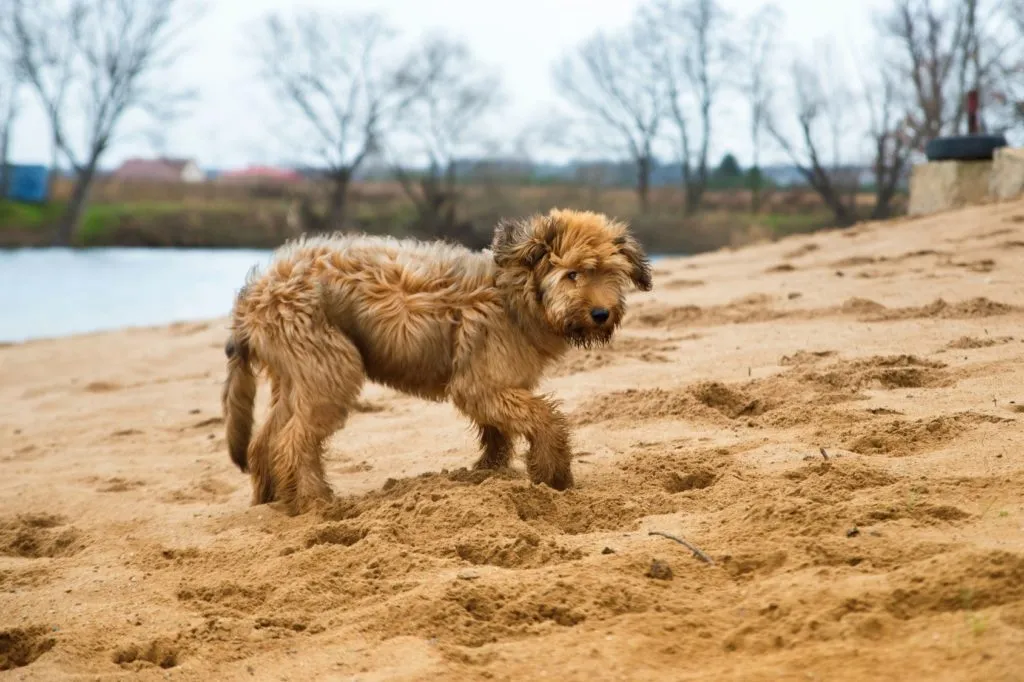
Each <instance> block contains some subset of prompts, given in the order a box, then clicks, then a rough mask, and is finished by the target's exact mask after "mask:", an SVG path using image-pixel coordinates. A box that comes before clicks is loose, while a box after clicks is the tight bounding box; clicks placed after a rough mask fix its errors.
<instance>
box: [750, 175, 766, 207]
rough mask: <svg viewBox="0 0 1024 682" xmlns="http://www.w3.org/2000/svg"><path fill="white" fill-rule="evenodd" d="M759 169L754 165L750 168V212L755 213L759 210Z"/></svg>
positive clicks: (761, 180)
mask: <svg viewBox="0 0 1024 682" xmlns="http://www.w3.org/2000/svg"><path fill="white" fill-rule="evenodd" d="M763 182H764V181H763V179H762V178H761V169H760V168H759V167H757V166H754V167H753V168H751V169H750V212H751V213H753V214H754V215H757V214H758V213H760V212H761V187H762V185H763Z"/></svg>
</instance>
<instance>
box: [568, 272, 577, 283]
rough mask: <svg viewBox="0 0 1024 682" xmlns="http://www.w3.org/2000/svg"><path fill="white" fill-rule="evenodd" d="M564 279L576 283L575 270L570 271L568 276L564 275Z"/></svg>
mask: <svg viewBox="0 0 1024 682" xmlns="http://www.w3.org/2000/svg"><path fill="white" fill-rule="evenodd" d="M566 277H568V278H569V281H570V282H575V281H576V271H575V270H572V271H570V272H569V274H568V275H566Z"/></svg>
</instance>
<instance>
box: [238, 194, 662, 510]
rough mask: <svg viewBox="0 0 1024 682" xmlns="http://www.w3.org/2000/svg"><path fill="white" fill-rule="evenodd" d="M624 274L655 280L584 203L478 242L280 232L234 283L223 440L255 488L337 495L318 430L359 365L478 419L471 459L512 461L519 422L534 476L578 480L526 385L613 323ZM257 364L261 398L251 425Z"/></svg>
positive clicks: (355, 382)
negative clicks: (483, 246) (275, 245)
mask: <svg viewBox="0 0 1024 682" xmlns="http://www.w3.org/2000/svg"><path fill="white" fill-rule="evenodd" d="M630 285H633V286H635V287H637V288H639V289H641V290H644V291H648V290H650V289H651V286H652V284H651V270H650V264H649V262H648V260H647V256H646V255H645V253H644V252H643V249H642V248H641V247H640V245H639V244H638V243H637V241H636V240H635V239H634V238H633V237H632V236H631V234H630V233H629V231H628V229H627V227H626V226H625V225H624V224H622V223H620V222H617V221H614V220H611V219H608V218H606V217H605V216H603V215H599V214H595V213H588V212H576V211H567V210H553V211H551V212H550V213H549V214H547V215H537V216H532V217H530V218H528V219H524V220H515V221H513V220H508V221H502V222H501V223H499V224H498V226H497V227H496V228H495V234H494V239H493V242H492V245H491V249H490V251H482V252H475V251H470V250H468V249H465V248H463V247H461V246H455V245H451V244H447V243H443V242H432V243H428V242H418V241H412V240H396V239H391V238H377V237H368V236H331V237H311V238H306V239H301V240H299V241H296V242H293V243H290V244H287V245H285V246H283V247H281V249H279V251H278V252H277V254H276V257H275V258H274V261H273V263H272V264H271V265H270V266H269V268H268V269H267V270H266V272H264V273H263V274H258V273H257V272H256V271H255V270H254V271H253V272H251V273H250V275H249V277H248V278H247V281H246V283H245V285H244V287H242V289H241V291H240V292H239V294H238V297H237V300H236V301H235V305H234V309H233V311H232V325H231V336H230V339H229V340H228V342H227V345H226V347H225V351H226V354H227V356H228V363H227V366H228V372H227V380H226V381H225V383H224V389H223V394H222V401H223V406H224V411H225V423H226V431H227V441H228V448H229V452H230V455H231V459H232V460H233V461H234V462H235V464H237V465H238V467H239V468H240V469H241V470H242V471H243V472H249V474H250V476H251V479H252V485H253V497H252V504H263V503H268V502H272V501H280V502H282V503H284V505H285V506H286V508H288V509H290V510H291V511H292V513H301V512H304V511H307V510H309V509H310V508H311V507H312V506H313V505H314V504H316V503H317V502H318V501H321V500H329V499H330V498H331V497H332V491H331V488H330V486H329V485H328V483H327V481H326V480H325V478H324V469H323V462H322V454H323V449H324V443H325V441H326V439H327V438H328V437H330V436H331V434H332V433H333V432H335V431H336V430H337V429H339V428H341V427H342V426H343V425H344V423H345V420H346V418H347V416H348V414H349V410H350V409H351V408H352V405H353V403H354V402H355V401H356V399H357V397H358V396H359V394H360V391H361V390H362V387H363V383H364V381H365V380H367V379H369V380H370V381H373V382H376V383H380V384H383V385H386V386H389V387H391V388H394V389H396V390H399V391H403V392H405V393H408V394H412V395H416V396H420V397H422V398H426V399H429V400H435V401H444V400H447V401H451V403H452V404H453V405H454V406H455V407H456V408H457V409H458V410H459V411H460V412H462V413H463V414H465V415H466V416H467V417H468V418H469V419H471V420H472V421H473V422H474V423H475V424H476V426H477V429H478V431H479V438H480V446H481V448H482V451H483V452H482V455H481V456H480V458H479V460H478V461H477V462H476V464H475V467H476V468H486V469H493V468H500V467H505V466H507V465H508V464H509V461H510V458H511V457H512V454H513V449H512V442H513V439H514V438H516V437H518V436H523V437H525V438H526V439H527V440H528V442H529V445H530V448H529V452H528V454H527V456H526V463H527V469H528V472H529V476H530V479H531V480H532V481H533V482H535V483H544V484H547V485H549V486H551V487H552V488H555V489H558V490H564V489H566V488H568V487H570V486H572V485H573V477H572V472H571V470H570V459H571V453H570V447H569V432H568V428H567V423H566V419H565V417H564V415H563V414H562V413H561V412H560V411H559V409H558V407H557V406H556V404H555V403H554V402H553V401H552V400H551V399H550V398H548V397H546V396H541V395H537V394H536V393H535V388H536V387H537V384H538V383H539V381H540V379H541V376H542V373H543V371H544V369H545V367H546V366H548V365H549V364H550V363H551V362H552V361H553V360H555V359H556V358H558V357H559V356H560V355H561V354H562V353H564V352H565V351H566V350H567V349H568V348H569V347H570V346H577V347H589V346H590V345H592V344H597V343H606V342H608V341H609V340H610V339H611V337H612V334H613V332H614V330H615V329H616V328H617V327H618V326H619V325H620V323H621V322H622V317H623V314H624V313H625V293H626V290H627V289H628V288H629V287H630ZM261 370H262V371H263V372H265V373H266V375H267V377H268V378H269V380H270V384H271V401H270V410H269V413H268V416H267V418H266V420H265V421H264V423H263V424H262V425H261V427H260V429H259V430H258V431H257V433H256V434H255V437H253V435H252V431H253V406H254V401H255V396H256V376H257V373H258V372H259V371H261Z"/></svg>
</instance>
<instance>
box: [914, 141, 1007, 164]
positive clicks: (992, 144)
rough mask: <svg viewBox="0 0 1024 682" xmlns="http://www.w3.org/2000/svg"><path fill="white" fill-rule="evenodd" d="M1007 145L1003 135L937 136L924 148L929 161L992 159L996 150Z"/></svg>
mask: <svg viewBox="0 0 1024 682" xmlns="http://www.w3.org/2000/svg"><path fill="white" fill-rule="evenodd" d="M1005 146H1007V143H1006V137H1005V136H1003V135H950V136H948V137H936V138H935V139H934V140H931V141H930V142H929V143H928V144H927V145H926V146H925V148H924V153H925V156H927V157H928V160H929V161H991V160H992V157H993V154H994V153H995V150H997V149H999V148H1000V147H1005Z"/></svg>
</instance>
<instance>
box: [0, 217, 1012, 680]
mask: <svg viewBox="0 0 1024 682" xmlns="http://www.w3.org/2000/svg"><path fill="white" fill-rule="evenodd" d="M654 282H655V286H654V291H653V292H650V293H643V294H634V295H632V296H631V297H630V301H629V304H630V309H629V313H628V317H627V321H626V324H625V326H624V328H623V329H622V333H621V336H620V337H619V338H618V339H617V341H616V342H615V344H614V345H613V347H612V348H611V349H606V350H591V351H587V352H583V351H580V352H577V353H574V354H573V355H571V356H570V357H568V358H566V359H565V360H564V361H562V362H560V363H559V364H558V366H557V367H555V368H554V369H553V371H552V372H551V375H550V376H549V377H548V378H547V379H546V381H545V386H544V389H545V390H550V391H551V392H552V393H553V394H554V395H555V396H557V397H558V398H559V399H560V400H562V401H563V407H564V410H565V411H566V413H567V415H569V419H570V422H571V424H572V425H573V429H574V436H573V441H574V450H575V452H576V459H575V461H574V471H575V472H576V480H577V483H578V486H577V487H576V488H575V489H573V490H571V491H568V492H565V493H557V492H553V491H551V490H549V489H547V488H546V487H537V486H532V485H530V484H529V483H528V482H527V479H526V476H525V473H524V472H523V470H522V459H521V457H517V459H516V462H515V469H514V470H513V471H511V472H507V473H504V474H498V475H492V476H484V475H476V474H472V473H468V472H466V471H465V470H463V468H464V467H467V466H469V465H470V464H471V463H472V462H473V460H474V459H475V458H476V456H477V453H476V443H475V438H474V436H473V434H472V433H471V432H470V430H469V429H468V423H467V422H466V421H465V420H464V419H462V418H461V417H460V416H459V415H458V414H457V413H456V412H455V411H454V410H453V409H452V408H451V407H450V406H448V405H443V404H433V403H426V402H424V401H421V400H417V399H414V398H409V397H407V396H403V395H399V394H396V393H394V392H392V391H388V390H384V389H381V388H379V387H376V386H370V387H368V388H367V389H366V390H365V392H364V394H363V396H362V399H361V402H360V407H359V410H358V411H357V412H356V413H354V414H353V415H352V416H351V418H350V420H349V423H348V424H347V426H346V427H345V429H344V430H343V431H341V432H340V433H338V434H337V435H336V436H335V437H334V438H332V439H331V441H330V443H329V447H328V457H327V475H328V478H329V480H330V481H331V483H332V484H333V485H334V487H335V489H336V491H337V493H338V494H339V496H340V500H339V502H338V503H337V504H336V505H335V506H334V507H333V508H331V509H330V510H328V511H327V512H325V513H323V514H314V515H309V516H302V517H286V516H283V515H282V514H281V513H280V512H278V511H276V510H275V509H272V508H268V507H250V506H248V501H249V489H248V481H247V479H246V478H245V476H243V475H242V474H240V473H239V472H238V471H237V470H236V469H234V468H233V466H232V465H231V464H230V462H229V460H228V456H227V453H226V450H225V444H224V439H223V424H222V422H221V419H220V405H219V396H220V382H221V380H222V378H223V372H224V358H223V350H222V348H223V342H224V323H223V320H221V319H218V320H214V321H207V322H201V323H195V322H192V323H190V322H183V323H180V324H175V325H169V326H161V327H155V328H148V329H135V330H122V331H114V332H107V333H102V334H89V335H82V336H76V337H69V338H62V339H53V340H48V341H35V342H29V343H25V344H16V345H12V346H8V347H4V348H0V364H2V367H3V375H4V381H3V382H0V435H2V437H3V438H4V442H5V445H6V449H5V451H4V454H3V455H2V456H0V457H2V459H3V462H4V467H5V476H4V478H3V481H2V482H0V588H2V589H0V642H5V644H4V647H3V648H2V649H0V661H2V662H3V664H5V665H8V666H18V668H17V672H16V673H15V674H16V675H17V676H19V679H25V680H52V679H63V678H67V677H83V678H85V677H88V678H89V679H101V680H108V679H110V680H112V679H121V678H123V677H124V676H125V675H129V674H132V675H135V676H137V677H138V678H139V679H143V680H163V679H177V680H208V679H218V680H250V679H264V678H272V679H326V678H332V677H338V678H345V679H366V680H372V679H388V680H426V679H445V680H454V681H461V680H479V679H492V680H525V679H533V678H543V677H545V676H557V677H558V678H559V679H562V680H579V681H581V682H582V681H584V680H605V679H607V680H621V679H630V680H663V679H664V680H670V679H671V680H678V679H680V678H694V679H698V678H699V679H702V680H725V679H740V678H741V679H743V680H750V681H754V682H757V681H760V680H764V681H768V680H771V681H776V680H798V679H799V680H805V679H829V680H838V679H842V680H874V679H878V678H879V676H880V675H883V676H884V675H886V674H890V673H887V672H885V671H898V676H899V677H901V678H907V679H929V680H935V681H944V680H963V679H985V680H993V681H1007V682H1009V681H1010V680H1014V679H1017V678H1018V677H1019V675H1020V669H1021V664H1020V661H1021V657H1020V651H1021V646H1022V644H1024V501H1022V499H1021V495H1020V491H1021V490H1022V486H1024V459H1022V457H1021V455H1020V453H1021V452H1024V431H1022V430H1021V428H1020V425H1021V419H1022V418H1024V411H1022V409H1021V405H1024V393H1022V389H1021V387H1022V386H1024V364H1022V363H1021V357H1022V353H1024V333H1022V331H1021V330H1022V329H1024V202H1016V203H1012V204H1002V205H996V206H987V207H976V208H970V209H965V210H962V211H957V212H954V213H949V214H944V215H935V216H930V217H928V218H921V219H914V220H909V219H904V220H899V221H893V222H889V223H872V224H864V225H860V226H857V227H855V228H852V229H849V230H841V231H840V230H836V231H829V232H821V233H815V234H812V235H806V236H799V237H792V238H788V239H785V240H782V241H779V242H776V243H771V244H762V245H757V246H752V247H749V248H743V249H739V250H721V251H717V252H714V253H705V254H701V255H698V256H694V257H691V258H685V259H668V260H665V261H662V262H659V263H658V264H657V266H656V269H655V277H654ZM266 400H267V390H266V388H265V387H264V386H263V385H261V388H260V393H259V395H258V401H257V406H258V414H259V416H260V417H262V414H263V410H264V409H265V406H266ZM522 447H523V446H522V445H520V449H521V448H522ZM658 533H664V534H667V536H666V535H659V534H658ZM671 536H674V537H677V538H681V539H683V540H686V541H688V542H690V543H692V544H693V545H695V546H696V547H698V548H699V549H700V550H701V551H702V552H703V554H705V555H706V556H707V557H708V558H710V560H711V563H706V562H704V561H702V560H701V559H700V558H699V557H698V556H695V554H694V553H693V552H691V551H690V550H689V549H688V548H687V547H685V546H683V545H682V544H680V543H679V542H676V541H674V540H673V539H672V537H671ZM880 671H881V672H880Z"/></svg>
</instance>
